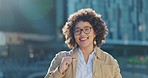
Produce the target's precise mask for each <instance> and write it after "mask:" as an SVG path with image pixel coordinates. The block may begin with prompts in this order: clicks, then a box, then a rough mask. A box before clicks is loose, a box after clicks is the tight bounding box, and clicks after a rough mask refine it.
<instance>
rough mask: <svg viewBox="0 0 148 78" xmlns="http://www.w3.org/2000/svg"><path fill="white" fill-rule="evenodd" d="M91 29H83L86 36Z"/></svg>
mask: <svg viewBox="0 0 148 78" xmlns="http://www.w3.org/2000/svg"><path fill="white" fill-rule="evenodd" d="M90 29H91V28H90V27H86V28H84V29H83V31H84V33H85V34H89V33H90Z"/></svg>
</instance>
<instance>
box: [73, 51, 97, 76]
mask: <svg viewBox="0 0 148 78" xmlns="http://www.w3.org/2000/svg"><path fill="white" fill-rule="evenodd" d="M95 52H96V51H95V49H94V51H93V52H92V53H91V54H90V55H89V58H88V62H87V64H86V62H85V60H84V56H83V53H82V51H81V50H80V48H78V68H77V72H76V78H93V59H94V55H95Z"/></svg>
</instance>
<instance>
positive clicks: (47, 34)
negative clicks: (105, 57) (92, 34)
mask: <svg viewBox="0 0 148 78" xmlns="http://www.w3.org/2000/svg"><path fill="white" fill-rule="evenodd" d="M147 4H148V0H0V78H43V77H44V76H45V74H46V72H47V70H48V67H49V65H50V62H51V60H52V59H53V57H54V56H55V54H56V53H58V52H59V51H61V50H69V48H68V47H67V45H66V44H65V43H64V40H65V39H64V37H63V35H62V32H61V28H62V27H63V25H64V24H65V22H66V20H67V18H68V16H69V15H70V14H71V13H74V12H76V11H77V10H79V9H81V8H88V7H90V8H92V9H94V10H96V12H97V13H100V14H101V15H102V18H103V20H104V21H105V22H106V24H107V27H108V28H109V33H108V35H107V39H106V43H105V44H104V45H102V47H101V48H102V49H103V50H105V51H107V52H108V53H110V54H111V55H112V56H114V58H116V59H117V60H118V62H119V65H120V69H121V73H122V76H123V78H132V77H133V78H148V35H147V34H148V5H147Z"/></svg>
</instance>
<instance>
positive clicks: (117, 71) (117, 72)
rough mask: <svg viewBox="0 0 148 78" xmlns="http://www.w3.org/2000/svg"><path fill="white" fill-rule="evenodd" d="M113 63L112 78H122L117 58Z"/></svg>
mask: <svg viewBox="0 0 148 78" xmlns="http://www.w3.org/2000/svg"><path fill="white" fill-rule="evenodd" d="M114 64H115V66H114V78H122V76H121V73H120V68H119V65H118V62H117V60H115V62H114Z"/></svg>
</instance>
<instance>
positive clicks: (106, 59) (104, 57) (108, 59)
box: [99, 49, 117, 64]
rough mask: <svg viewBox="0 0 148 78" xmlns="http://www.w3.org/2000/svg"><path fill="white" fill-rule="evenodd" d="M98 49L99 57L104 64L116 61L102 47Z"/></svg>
mask: <svg viewBox="0 0 148 78" xmlns="http://www.w3.org/2000/svg"><path fill="white" fill-rule="evenodd" d="M99 51H100V57H101V58H102V60H103V61H104V62H105V63H106V64H115V63H116V62H117V60H116V59H115V58H114V57H113V56H112V55H111V54H109V53H107V52H106V51H104V50H102V49H99Z"/></svg>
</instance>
